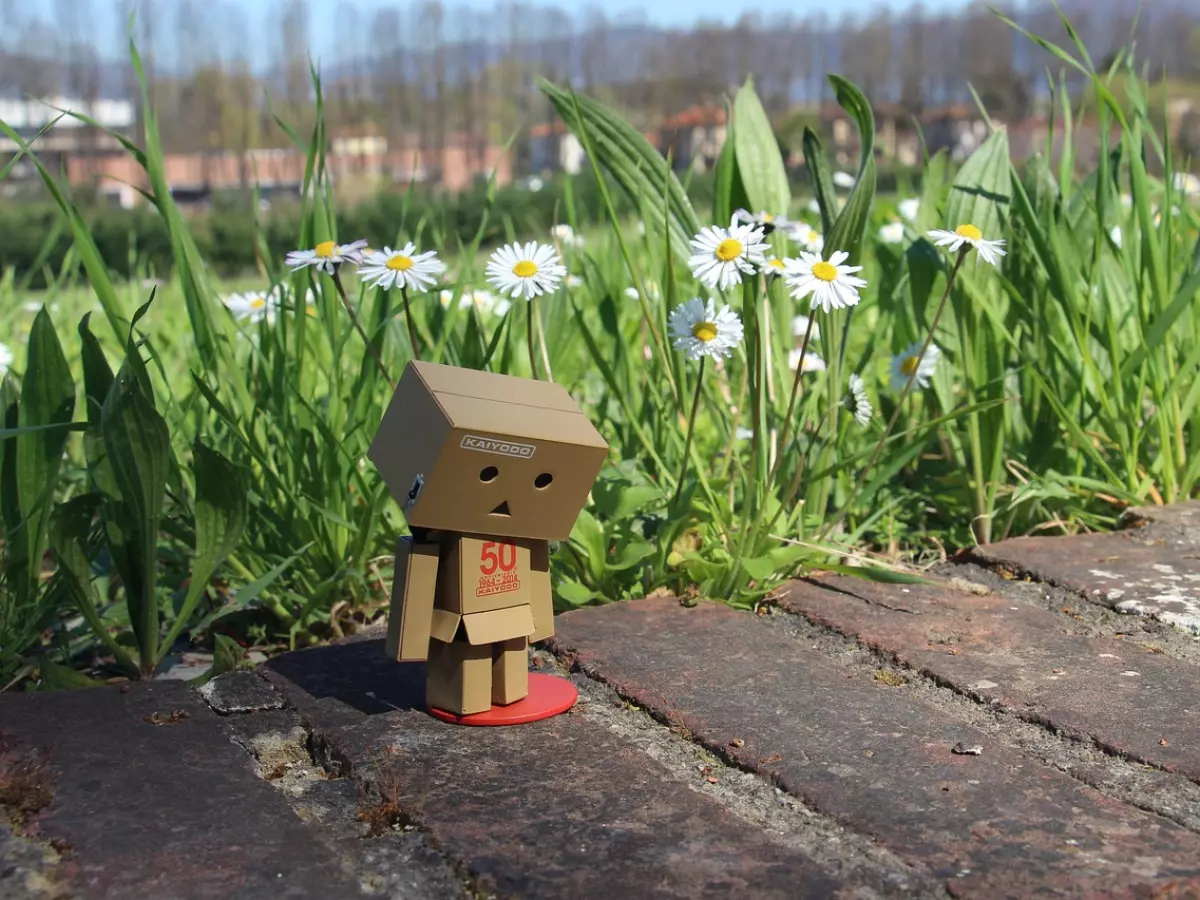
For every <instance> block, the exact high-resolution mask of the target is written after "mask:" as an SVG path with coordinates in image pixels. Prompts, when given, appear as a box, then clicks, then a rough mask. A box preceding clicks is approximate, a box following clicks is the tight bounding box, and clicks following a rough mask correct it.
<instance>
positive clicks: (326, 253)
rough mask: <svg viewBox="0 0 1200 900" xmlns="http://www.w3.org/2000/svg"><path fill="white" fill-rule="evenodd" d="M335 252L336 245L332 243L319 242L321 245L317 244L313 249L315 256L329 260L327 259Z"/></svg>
mask: <svg viewBox="0 0 1200 900" xmlns="http://www.w3.org/2000/svg"><path fill="white" fill-rule="evenodd" d="M336 250H337V244H335V243H334V242H333V241H321V243H319V244H317V246H316V247H314V248H313V253H315V254H317V256H319V257H321V258H322V259H329V257H331V256H333V254H334V252H335V251H336Z"/></svg>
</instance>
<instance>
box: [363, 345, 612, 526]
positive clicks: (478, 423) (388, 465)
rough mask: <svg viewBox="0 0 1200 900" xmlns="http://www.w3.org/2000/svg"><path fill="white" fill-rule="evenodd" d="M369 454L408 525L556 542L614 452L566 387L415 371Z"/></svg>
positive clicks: (466, 372) (435, 368)
mask: <svg viewBox="0 0 1200 900" xmlns="http://www.w3.org/2000/svg"><path fill="white" fill-rule="evenodd" d="M367 455H368V456H369V457H370V458H371V461H372V462H373V463H375V466H376V467H377V468H378V469H379V472H380V474H381V475H382V476H383V480H384V481H385V482H386V483H387V487H388V490H389V491H391V493H392V496H393V497H395V498H396V499H397V501H399V503H400V506H401V507H402V509H403V510H404V515H405V518H406V519H407V520H408V523H409V525H410V526H415V527H419V528H431V529H437V530H439V531H457V532H462V533H466V534H490V535H507V536H511V537H520V538H540V539H542V540H551V541H554V540H566V539H567V537H569V536H570V533H571V528H572V527H573V526H574V524H575V519H576V518H577V517H578V515H579V511H580V510H581V509H583V507H584V504H585V503H586V502H587V496H588V492H589V491H590V490H591V489H592V485H593V484H594V483H595V480H596V475H597V474H598V473H599V472H600V467H601V466H602V465H603V464H604V459H605V457H606V456H607V455H608V444H606V443H605V441H604V438H602V437H601V436H600V433H599V432H598V431H597V430H596V429H595V427H594V426H593V425H592V423H591V422H590V421H588V418H587V417H586V416H585V415H584V414H583V413H582V412H581V411H580V409H579V407H578V406H577V405H576V404H575V401H574V400H572V399H571V395H570V394H568V393H567V392H566V390H564V389H563V388H562V387H561V386H560V385H557V384H551V383H550V382H546V381H534V380H531V379H528V378H514V377H512V376H510V375H497V374H495V373H493V372H480V371H476V370H474V369H461V368H458V367H456V366H443V365H438V364H437V363H428V362H410V363H409V364H408V367H407V368H406V369H405V370H404V374H403V375H402V376H401V378H400V383H399V384H398V385H397V386H396V392H395V394H394V395H393V396H392V402H391V404H390V405H389V406H388V408H387V411H386V412H385V413H384V415H383V421H382V422H380V424H379V431H378V432H377V433H376V435H375V440H374V441H373V442H372V444H371V449H370V450H369V451H368V453H367Z"/></svg>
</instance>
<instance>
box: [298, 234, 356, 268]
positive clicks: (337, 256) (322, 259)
mask: <svg viewBox="0 0 1200 900" xmlns="http://www.w3.org/2000/svg"><path fill="white" fill-rule="evenodd" d="M366 246H367V242H366V241H355V242H354V243H352V244H339V243H336V242H335V241H321V243H319V244H317V246H315V247H313V249H311V250H293V251H291V252H290V253H289V254H288V255H287V264H288V266H289V267H290V268H291V269H292V271H296V270H297V269H303V268H304V267H305V266H312V267H313V268H315V269H316V270H317V271H318V272H328V273H329V274H330V275H332V274H333V273H334V272H336V271H337V267H338V266H339V265H341V264H342V263H344V262H348V263H352V264H354V265H358V263H359V260H360V259H362V251H363V250H364V249H366Z"/></svg>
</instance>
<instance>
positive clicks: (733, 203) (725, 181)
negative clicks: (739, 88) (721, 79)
mask: <svg viewBox="0 0 1200 900" xmlns="http://www.w3.org/2000/svg"><path fill="white" fill-rule="evenodd" d="M725 116H726V121H727V122H728V123H729V124H728V126H727V129H726V132H725V141H724V143H722V144H721V152H720V154H719V155H718V156H717V165H716V169H715V172H714V176H713V177H714V181H715V184H714V194H713V220H714V221H716V222H719V223H722V224H723V223H725V222H728V221H730V220H731V219H732V218H733V213H734V211H735V210H737V209H741V208H743V207H747V206H750V200H749V199H748V198H747V197H746V188H745V186H744V185H743V184H742V176H741V174H740V173H739V172H738V164H737V157H736V156H735V155H734V149H733V148H734V144H735V142H736V140H737V139H736V137H735V136H734V135H735V134H736V133H737V123H736V122H734V121H733V115H732V110H731V109H730V107H729V104H728V103H726V109H725ZM785 212H786V210H785Z"/></svg>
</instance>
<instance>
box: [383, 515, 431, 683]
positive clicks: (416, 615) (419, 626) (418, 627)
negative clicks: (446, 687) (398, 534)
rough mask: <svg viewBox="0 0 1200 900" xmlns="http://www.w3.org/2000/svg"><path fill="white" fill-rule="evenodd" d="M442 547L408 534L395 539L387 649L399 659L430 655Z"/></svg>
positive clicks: (410, 660)
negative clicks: (422, 541)
mask: <svg viewBox="0 0 1200 900" xmlns="http://www.w3.org/2000/svg"><path fill="white" fill-rule="evenodd" d="M439 550H440V548H439V546H438V545H437V544H436V543H417V542H414V541H413V539H412V538H409V537H402V538H400V539H399V540H398V541H397V542H396V572H395V580H394V581H393V582H392V607H391V611H390V613H389V615H388V633H387V644H386V650H387V655H388V656H389V657H390V658H392V659H394V660H397V661H398V662H423V661H424V660H426V659H428V658H429V632H430V629H431V628H432V626H433V600H434V594H435V592H436V589H437V570H438V551H439Z"/></svg>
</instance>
